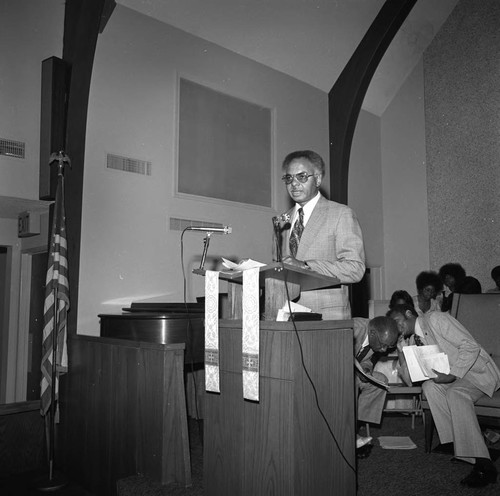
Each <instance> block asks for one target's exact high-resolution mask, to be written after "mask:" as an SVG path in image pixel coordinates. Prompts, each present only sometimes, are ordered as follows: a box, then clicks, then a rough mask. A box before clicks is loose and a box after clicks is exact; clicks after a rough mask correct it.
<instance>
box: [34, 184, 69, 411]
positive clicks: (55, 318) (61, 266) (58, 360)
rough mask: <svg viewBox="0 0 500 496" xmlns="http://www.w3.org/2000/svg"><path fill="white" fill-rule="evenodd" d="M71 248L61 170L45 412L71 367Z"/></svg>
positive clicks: (48, 288) (45, 349) (50, 272)
mask: <svg viewBox="0 0 500 496" xmlns="http://www.w3.org/2000/svg"><path fill="white" fill-rule="evenodd" d="M67 250H68V247H67V240H66V218H65V212H64V178H63V176H62V174H59V176H58V183H57V191H56V200H55V204H54V214H53V220H52V230H51V236H50V248H49V261H48V269H47V278H46V282H45V303H44V316H43V320H44V328H43V342H42V365H41V370H42V380H41V383H40V386H41V390H40V399H41V404H40V412H41V414H42V415H45V414H46V413H47V412H48V411H49V409H50V406H51V403H52V394H53V391H52V388H54V398H55V400H56V401H57V399H58V393H59V384H58V382H59V381H58V376H59V374H60V373H64V372H66V371H67V368H68V353H67V343H66V333H67V331H66V328H67V312H68V310H69V282H68V258H67ZM56 306H57V312H56ZM56 324H57V330H55V326H56ZM54 336H56V339H57V343H56V344H57V346H56V356H55V365H56V374H55V384H52V366H53V360H54V356H53V355H54V353H53V351H54V347H53V344H54V341H53V340H54Z"/></svg>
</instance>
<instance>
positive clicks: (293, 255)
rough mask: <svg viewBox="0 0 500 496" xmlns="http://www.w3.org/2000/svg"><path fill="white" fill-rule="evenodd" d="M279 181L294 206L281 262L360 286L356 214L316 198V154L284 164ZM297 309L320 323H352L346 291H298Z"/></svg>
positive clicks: (321, 166) (299, 154)
mask: <svg viewBox="0 0 500 496" xmlns="http://www.w3.org/2000/svg"><path fill="white" fill-rule="evenodd" d="M282 169H283V177H282V180H283V182H284V183H285V184H286V188H287V191H288V194H289V195H290V197H291V198H292V200H293V201H294V202H295V206H294V207H292V208H291V209H290V210H289V211H288V212H287V214H288V215H289V216H290V223H289V224H288V229H286V227H287V226H285V229H286V230H285V231H284V233H285V235H284V236H283V247H282V253H283V254H284V257H283V262H285V263H287V264H291V265H294V266H296V267H301V268H306V269H311V270H314V271H315V272H319V273H320V274H324V275H327V276H334V277H337V278H338V279H339V280H340V281H342V282H343V283H354V282H358V281H360V280H361V278H362V277H363V274H364V272H365V251H364V246H363V235H362V233H361V228H360V226H359V223H358V220H357V218H356V214H355V213H354V211H353V210H352V209H350V208H349V207H347V206H346V205H342V204H340V203H336V202H333V201H329V200H327V199H326V198H325V197H324V196H323V195H322V194H321V193H320V191H319V190H320V186H321V182H322V181H323V177H324V176H325V163H324V161H323V159H322V158H321V157H320V155H318V154H317V153H316V152H313V151H310V150H304V151H296V152H292V153H290V154H288V155H287V156H286V157H285V160H284V161H283V166H282ZM297 302H298V303H300V304H301V305H304V306H306V307H308V308H310V309H311V310H312V311H313V312H317V313H321V314H322V315H323V319H324V320H338V319H350V318H351V308H350V304H349V294H348V288H347V286H340V287H339V286H337V287H331V288H325V289H319V290H313V291H302V292H301V294H300V297H299V299H298V300H297Z"/></svg>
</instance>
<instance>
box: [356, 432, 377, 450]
mask: <svg viewBox="0 0 500 496" xmlns="http://www.w3.org/2000/svg"><path fill="white" fill-rule="evenodd" d="M372 439H373V438H372V437H371V436H365V437H363V436H360V435H359V434H358V435H357V436H356V448H362V447H363V446H365V445H366V444H369V443H371V442H372Z"/></svg>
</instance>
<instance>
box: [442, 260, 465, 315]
mask: <svg viewBox="0 0 500 496" xmlns="http://www.w3.org/2000/svg"><path fill="white" fill-rule="evenodd" d="M439 277H440V278H441V281H443V283H444V285H445V286H446V287H447V288H448V290H449V293H448V294H447V295H445V296H444V297H443V301H442V303H441V310H442V311H443V312H448V311H449V310H450V309H451V300H452V299H453V293H454V292H455V291H456V290H457V289H458V288H459V287H460V285H461V284H462V283H463V281H464V279H465V277H466V274H465V269H464V268H463V267H462V266H461V265H460V264H458V263H447V264H445V265H443V266H442V267H441V268H440V269H439Z"/></svg>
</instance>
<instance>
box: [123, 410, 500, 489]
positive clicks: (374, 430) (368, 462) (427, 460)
mask: <svg viewBox="0 0 500 496" xmlns="http://www.w3.org/2000/svg"><path fill="white" fill-rule="evenodd" d="M370 435H371V436H372V437H373V449H372V451H371V454H370V456H369V457H368V458H364V459H360V460H358V467H357V481H358V491H357V496H387V495H390V496H466V495H467V496H471V495H474V496H476V495H477V496H499V495H500V481H499V482H497V483H496V484H490V485H489V486H487V487H485V488H481V489H470V488H467V487H464V486H462V485H460V483H459V481H460V480H461V479H462V478H464V477H465V476H466V475H467V474H468V473H469V472H470V470H471V466H470V465H468V464H465V463H452V462H451V456H450V455H446V454H438V453H431V454H428V453H425V450H424V427H423V423H422V419H421V418H419V419H417V420H416V422H415V429H412V428H411V419H410V417H407V416H405V415H399V414H393V415H391V414H386V415H385V416H384V419H383V422H382V425H381V426H372V427H371V428H370ZM190 436H191V457H192V476H193V477H192V478H193V484H192V486H191V487H188V488H186V487H182V486H180V485H178V484H169V485H166V486H161V485H159V484H157V483H154V482H152V481H151V480H148V479H147V478H145V477H141V476H133V477H128V478H126V479H122V480H120V481H118V483H117V490H118V496H181V495H182V496H202V495H203V450H202V446H201V442H200V437H199V432H198V428H197V424H196V422H194V421H192V422H190ZM380 436H409V437H410V438H411V440H412V441H413V442H414V443H415V444H416V445H417V447H416V448H415V449H408V450H392V449H383V448H382V447H381V446H380V444H379V441H378V438H379V437H380ZM434 443H435V444H437V443H438V436H437V435H435V440H434ZM499 444H500V443H497V444H496V445H494V446H492V450H491V453H492V455H493V456H494V457H495V458H497V459H496V462H495V466H496V467H497V469H498V471H499V472H500V460H499V459H498V454H499V453H500V445H499ZM497 445H499V446H497ZM495 448H498V449H495ZM255 496H260V495H255ZM306 496H315V495H306ZM332 496H343V495H332Z"/></svg>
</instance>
